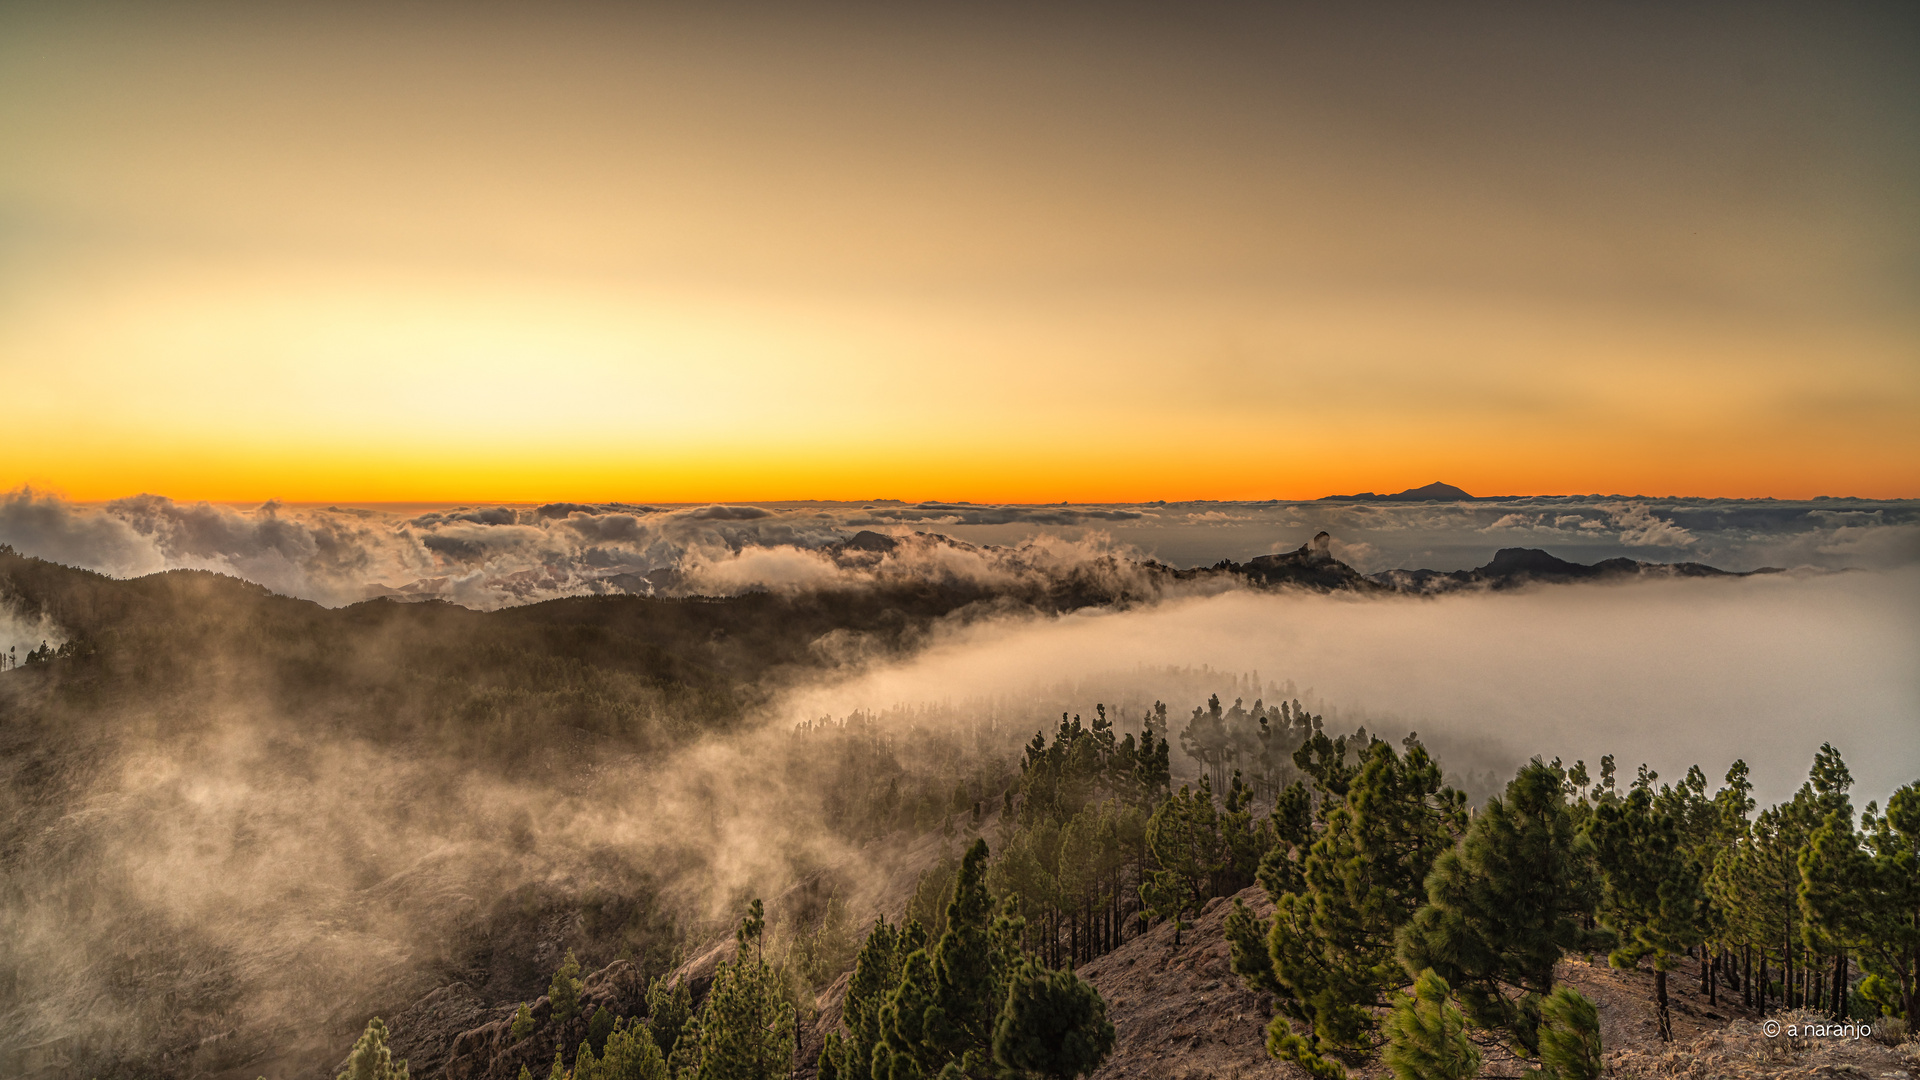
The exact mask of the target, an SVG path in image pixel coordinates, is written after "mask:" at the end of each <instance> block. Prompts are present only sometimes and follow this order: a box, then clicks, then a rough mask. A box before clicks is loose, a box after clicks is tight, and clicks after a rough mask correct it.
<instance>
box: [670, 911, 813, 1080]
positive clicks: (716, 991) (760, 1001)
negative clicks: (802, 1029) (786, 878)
mask: <svg viewBox="0 0 1920 1080" xmlns="http://www.w3.org/2000/svg"><path fill="white" fill-rule="evenodd" d="M765 928H766V917H765V914H764V909H763V907H762V905H761V903H760V901H759V900H755V901H753V905H752V907H751V908H750V909H749V910H748V913H747V916H746V918H744V919H742V920H741V923H740V930H739V933H738V934H737V935H736V940H737V942H738V948H737V951H736V955H735V956H734V958H733V959H732V960H731V961H727V962H723V963H722V964H721V965H720V966H719V968H718V969H717V970H716V971H715V972H714V976H713V986H712V987H711V988H710V989H709V990H708V991H707V1000H706V1005H705V1007H704V1008H703V1009H702V1010H701V1017H700V1028H699V1034H698V1039H699V1053H700V1062H699V1066H698V1068H697V1071H696V1073H695V1076H696V1078H697V1080H782V1078H784V1077H786V1076H787V1075H788V1074H789V1073H790V1072H791V1071H792V1069H793V1052H794V1038H795V1031H794V1008H793V1004H792V1003H791V1002H789V1001H788V1000H787V996H786V991H785V987H784V986H783V985H782V983H781V980H780V976H779V974H778V973H776V972H775V971H774V970H773V967H772V965H770V964H768V963H767V962H766V960H765V959H764V958H763V956H762V955H761V952H762V950H761V948H760V938H761V935H762V934H763V933H764V931H765ZM685 1037H686V1036H685V1035H684V1034H683V1035H682V1038H685Z"/></svg>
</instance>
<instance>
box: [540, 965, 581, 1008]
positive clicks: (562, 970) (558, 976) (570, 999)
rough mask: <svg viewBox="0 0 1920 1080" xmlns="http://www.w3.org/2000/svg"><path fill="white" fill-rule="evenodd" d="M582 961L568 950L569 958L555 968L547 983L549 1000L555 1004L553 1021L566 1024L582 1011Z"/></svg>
mask: <svg viewBox="0 0 1920 1080" xmlns="http://www.w3.org/2000/svg"><path fill="white" fill-rule="evenodd" d="M580 985H581V984H580V961H579V960H578V959H577V958H575V956H574V955H573V950H572V949H568V950H567V958H566V959H565V960H563V961H561V963H560V966H559V967H558V968H557V969H555V970H554V973H553V979H552V981H551V982H549V983H548V984H547V1001H548V1002H549V1003H550V1004H551V1005H552V1006H553V1013H552V1016H553V1022H554V1023H555V1024H564V1023H566V1022H567V1021H569V1020H571V1019H573V1018H574V1015H575V1014H576V1013H578V1012H579V1011H580Z"/></svg>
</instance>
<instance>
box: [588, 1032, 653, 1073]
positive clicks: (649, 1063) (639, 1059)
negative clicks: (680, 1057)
mask: <svg viewBox="0 0 1920 1080" xmlns="http://www.w3.org/2000/svg"><path fill="white" fill-rule="evenodd" d="M668 1075H669V1074H668V1072H667V1063H666V1060H665V1058H664V1057H663V1056H662V1055H661V1053H660V1047H659V1046H658V1045H657V1044H655V1043H654V1041H653V1035H652V1034H651V1033H650V1032H648V1030H647V1029H646V1027H644V1026H643V1025H640V1024H621V1025H619V1026H617V1027H615V1028H614V1030H613V1031H612V1032H611V1033H610V1034H609V1035H608V1036H607V1045H606V1050H605V1051H604V1052H603V1053H602V1054H601V1055H600V1063H599V1067H598V1071H597V1073H596V1074H595V1078H594V1080H668ZM574 1080H581V1077H579V1076H575V1077H574Z"/></svg>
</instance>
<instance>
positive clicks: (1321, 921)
mask: <svg viewBox="0 0 1920 1080" xmlns="http://www.w3.org/2000/svg"><path fill="white" fill-rule="evenodd" d="M1321 766H1324V767H1321ZM1316 767H1317V768H1319V771H1320V773H1322V774H1324V776H1326V777H1328V778H1331V779H1328V780H1324V781H1322V785H1323V786H1322V787H1321V792H1322V795H1321V797H1322V799H1323V809H1325V808H1326V807H1331V810H1330V811H1328V812H1327V813H1326V816H1325V828H1324V829H1323V830H1322V832H1321V834H1320V836H1319V838H1318V839H1317V840H1315V841H1314V843H1313V846H1312V847H1311V848H1310V849H1309V850H1308V852H1307V857H1306V859H1305V861H1304V862H1303V864H1302V867H1301V871H1302V873H1301V878H1302V890H1301V891H1300V892H1292V893H1283V894H1281V895H1280V896H1276V897H1274V908H1275V911H1274V920H1273V924H1272V929H1271V930H1270V932H1269V934H1268V937H1267V951H1268V955H1269V956H1270V957H1271V958H1272V961H1273V977H1274V980H1275V982H1276V983H1277V984H1278V986H1279V987H1280V994H1279V995H1278V996H1277V997H1276V999H1275V1006H1276V1008H1277V1009H1278V1010H1279V1013H1280V1015H1279V1016H1276V1017H1275V1018H1274V1021H1273V1025H1272V1027H1271V1029H1270V1031H1269V1034H1268V1046H1269V1048H1270V1049H1271V1050H1272V1051H1273V1052H1274V1054H1275V1055H1276V1056H1280V1057H1283V1058H1285V1059H1287V1060H1290V1061H1295V1062H1297V1063H1299V1064H1300V1065H1302V1066H1303V1067H1306V1068H1308V1069H1309V1070H1319V1071H1320V1072H1321V1073H1322V1074H1323V1075H1335V1074H1337V1073H1338V1071H1339V1070H1338V1068H1337V1066H1334V1065H1332V1064H1331V1063H1329V1062H1325V1061H1323V1060H1321V1059H1322V1058H1323V1057H1324V1055H1327V1054H1334V1055H1338V1056H1341V1057H1343V1058H1345V1059H1347V1060H1349V1061H1357V1060H1359V1059H1360V1058H1361V1057H1363V1056H1364V1055H1365V1053H1366V1052H1367V1051H1368V1050H1369V1049H1370V1048H1371V1046H1372V1045H1373V1032H1374V1027H1375V1020H1374V1017H1373V1013H1372V1012H1371V1011H1369V1010H1370V1008H1371V1007H1379V1006H1384V1005H1387V1004H1388V1003H1389V1002H1388V999H1387V994H1388V992H1389V991H1391V990H1393V989H1395V988H1396V987H1401V986H1405V985H1407V984H1408V982H1410V981H1411V980H1410V978H1409V977H1408V976H1407V975H1406V973H1405V971H1404V969H1403V968H1402V967H1401V965H1400V963H1399V961H1398V957H1397V947H1398V941H1397V936H1398V934H1399V931H1400V928H1401V927H1403V926H1405V925H1406V924H1407V923H1408V922H1409V921H1410V920H1411V919H1412V918H1413V915H1414V912H1415V911H1416V910H1418V909H1419V908H1420V907H1421V906H1422V905H1423V904H1424V903H1425V902H1426V899H1427V895H1426V888H1425V881H1426V877H1427V873H1428V871H1429V870H1430V869H1431V868H1432V866H1433V864H1434V862H1435V860H1437V859H1438V858H1439V857H1440V855H1441V854H1442V853H1443V852H1445V851H1446V850H1447V849H1448V848H1450V847H1451V846H1452V845H1453V840H1454V837H1455V836H1456V835H1457V834H1458V832H1459V830H1460V829H1461V827H1462V826H1463V825H1464V824H1465V818H1466V811H1465V796H1463V795H1462V794H1461V793H1459V792H1457V791H1454V790H1453V789H1452V788H1449V787H1446V786H1445V785H1444V784H1443V782H1442V780H1441V774H1440V768H1439V766H1438V765H1437V764H1435V763H1434V761H1433V760H1432V759H1431V758H1430V757H1428V755H1427V752H1426V750H1425V749H1424V748H1423V747H1421V746H1420V745H1418V744H1417V743H1416V744H1414V745H1412V746H1411V747H1409V748H1408V750H1407V753H1406V755H1405V756H1404V757H1402V756H1401V755H1399V754H1397V753H1395V752H1394V749H1393V747H1391V746H1389V745H1388V744H1387V743H1385V742H1380V741H1377V740H1376V741H1374V742H1373V743H1372V744H1371V745H1370V746H1369V748H1368V750H1367V753H1366V756H1365V758H1364V759H1363V762H1362V764H1360V765H1359V766H1358V771H1357V772H1355V773H1353V774H1352V775H1351V777H1350V778H1347V773H1346V772H1345V770H1346V769H1347V768H1348V767H1346V766H1342V765H1340V763H1339V762H1338V761H1337V760H1332V759H1330V760H1328V761H1326V762H1322V763H1319V765H1318V766H1316ZM1308 771H1309V772H1312V771H1313V770H1311V769H1310V770H1308ZM1334 779H1337V780H1338V781H1339V783H1341V784H1342V785H1344V786H1345V788H1346V796H1345V798H1344V799H1341V798H1339V797H1337V796H1336V795H1335V793H1334V792H1333V790H1332V788H1331V787H1328V786H1325V785H1326V784H1329V783H1332V782H1334ZM1289 1020H1293V1021H1297V1022H1299V1023H1302V1024H1304V1025H1306V1026H1307V1027H1308V1029H1309V1034H1308V1035H1307V1036H1300V1035H1296V1034H1294V1033H1293V1032H1292V1030H1291V1029H1290V1027H1289V1025H1288V1021H1289Z"/></svg>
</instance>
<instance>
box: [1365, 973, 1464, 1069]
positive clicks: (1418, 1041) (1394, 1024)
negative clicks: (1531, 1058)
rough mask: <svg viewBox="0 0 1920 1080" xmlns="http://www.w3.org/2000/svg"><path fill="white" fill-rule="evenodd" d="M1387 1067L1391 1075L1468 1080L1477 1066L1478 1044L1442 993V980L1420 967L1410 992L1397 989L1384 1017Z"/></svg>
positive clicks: (1443, 982) (1446, 991)
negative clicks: (1398, 993)
mask: <svg viewBox="0 0 1920 1080" xmlns="http://www.w3.org/2000/svg"><path fill="white" fill-rule="evenodd" d="M1386 1028H1387V1049H1386V1053H1385V1055H1384V1057H1385V1060H1386V1063H1387V1068H1389V1069H1391V1070H1392V1071H1393V1075H1394V1077H1395V1080H1468V1078H1470V1077H1472V1076H1475V1075H1477V1074H1478V1073H1479V1071H1480V1049H1479V1047H1476V1046H1474V1045H1473V1042H1472V1040H1470V1039H1468V1038H1467V1031H1466V1028H1467V1019H1466V1017H1465V1016H1462V1015H1461V1013H1460V1010H1458V1009H1456V1008H1454V1006H1453V1002H1452V1001H1451V1000H1450V999H1449V997H1448V987H1447V980H1445V979H1443V978H1441V977H1440V976H1438V975H1436V974H1434V973H1433V971H1431V970H1427V971H1423V972H1421V973H1420V977H1419V978H1418V979H1416V980H1415V981H1414V984H1413V993H1412V994H1410V995H1408V994H1403V995H1399V996H1398V997H1397V998H1396V1000H1395V1001H1394V1003H1393V1015H1392V1016H1390V1017H1389V1018H1388V1019H1387V1024H1386Z"/></svg>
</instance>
